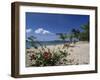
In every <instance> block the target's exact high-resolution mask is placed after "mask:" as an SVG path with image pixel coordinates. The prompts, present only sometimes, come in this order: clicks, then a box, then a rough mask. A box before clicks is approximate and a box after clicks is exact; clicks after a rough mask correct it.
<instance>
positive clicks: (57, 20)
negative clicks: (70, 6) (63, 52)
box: [26, 12, 89, 41]
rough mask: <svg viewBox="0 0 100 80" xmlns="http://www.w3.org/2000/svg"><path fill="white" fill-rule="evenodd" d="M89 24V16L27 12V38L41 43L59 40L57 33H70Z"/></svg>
mask: <svg viewBox="0 0 100 80" xmlns="http://www.w3.org/2000/svg"><path fill="white" fill-rule="evenodd" d="M88 22H89V16H88V15H71V14H51V13H32V12H26V36H27V37H29V36H31V35H33V36H35V37H37V40H40V41H50V40H57V39H58V36H56V33H70V32H71V30H72V29H73V28H75V29H79V30H80V31H81V28H80V26H82V25H84V24H86V23H88Z"/></svg>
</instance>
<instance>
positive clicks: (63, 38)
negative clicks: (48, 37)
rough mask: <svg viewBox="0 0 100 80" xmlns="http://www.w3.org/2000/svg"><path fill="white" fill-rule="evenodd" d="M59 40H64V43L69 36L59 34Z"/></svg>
mask: <svg viewBox="0 0 100 80" xmlns="http://www.w3.org/2000/svg"><path fill="white" fill-rule="evenodd" d="M58 35H59V38H60V39H62V40H63V41H65V39H66V38H67V34H63V33H59V34H58Z"/></svg>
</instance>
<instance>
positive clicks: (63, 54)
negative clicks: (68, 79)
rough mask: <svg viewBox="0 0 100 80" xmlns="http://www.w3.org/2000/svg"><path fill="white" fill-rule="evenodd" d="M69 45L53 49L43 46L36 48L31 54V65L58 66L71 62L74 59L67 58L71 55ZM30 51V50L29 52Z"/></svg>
mask: <svg viewBox="0 0 100 80" xmlns="http://www.w3.org/2000/svg"><path fill="white" fill-rule="evenodd" d="M68 48H69V47H68V46H67V47H65V46H63V47H62V48H61V47H58V48H57V49H53V50H51V49H50V48H47V47H45V48H43V47H42V48H41V49H38V51H37V50H34V51H33V52H32V53H31V55H30V56H29V60H30V66H58V65H67V64H69V63H70V64H71V63H72V61H73V60H70V59H67V56H68V55H70V53H69V52H68ZM27 53H30V52H27Z"/></svg>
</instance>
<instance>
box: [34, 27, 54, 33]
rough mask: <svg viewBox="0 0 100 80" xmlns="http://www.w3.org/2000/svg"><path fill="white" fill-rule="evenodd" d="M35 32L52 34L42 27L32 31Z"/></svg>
mask: <svg viewBox="0 0 100 80" xmlns="http://www.w3.org/2000/svg"><path fill="white" fill-rule="evenodd" d="M34 32H35V33H36V34H52V33H51V32H50V31H48V30H45V29H43V28H38V29H36V30H35V31H34Z"/></svg>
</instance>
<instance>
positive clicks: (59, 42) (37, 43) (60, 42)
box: [26, 41, 70, 48]
mask: <svg viewBox="0 0 100 80" xmlns="http://www.w3.org/2000/svg"><path fill="white" fill-rule="evenodd" d="M34 43H35V45H36V46H37V47H38V46H40V45H42V46H45V45H58V44H64V43H70V41H38V42H37V41H35V42H34ZM31 47H32V46H31V45H30V43H29V42H26V48H31Z"/></svg>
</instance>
